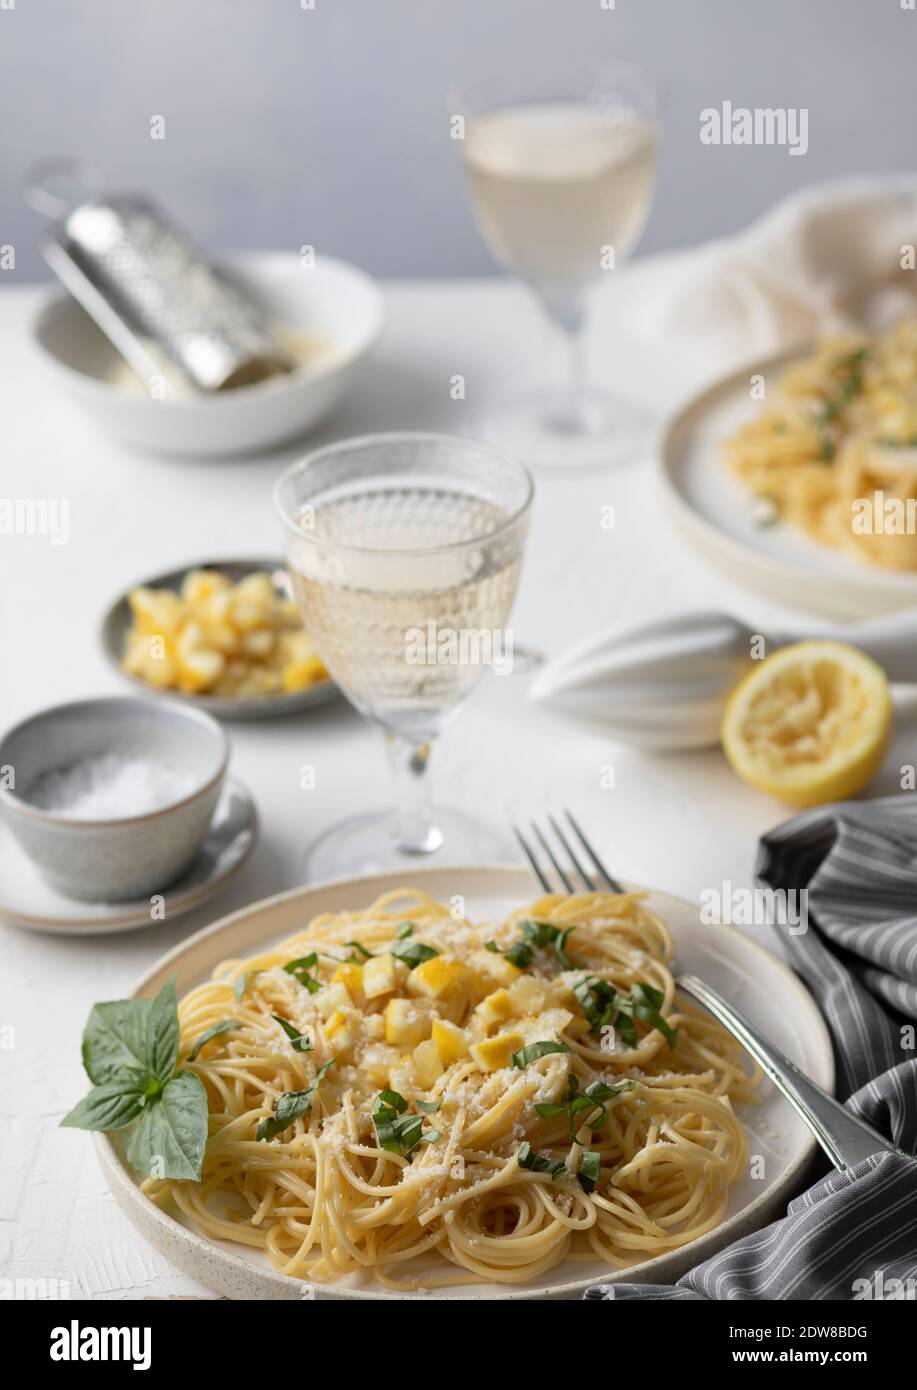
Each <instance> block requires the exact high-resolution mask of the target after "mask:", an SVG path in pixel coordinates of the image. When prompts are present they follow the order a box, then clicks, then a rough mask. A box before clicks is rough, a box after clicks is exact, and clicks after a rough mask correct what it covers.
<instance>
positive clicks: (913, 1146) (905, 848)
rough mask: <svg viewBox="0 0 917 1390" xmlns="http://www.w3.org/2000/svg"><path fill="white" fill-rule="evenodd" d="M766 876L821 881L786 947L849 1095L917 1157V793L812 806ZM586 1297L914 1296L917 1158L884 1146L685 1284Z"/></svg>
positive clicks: (779, 840)
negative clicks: (803, 923) (823, 1024)
mask: <svg viewBox="0 0 917 1390" xmlns="http://www.w3.org/2000/svg"><path fill="white" fill-rule="evenodd" d="M756 874H757V877H758V881H759V883H760V884H761V885H762V886H764V887H768V888H771V889H784V890H791V889H803V888H807V889H808V929H807V930H806V931H805V932H803V933H801V934H800V935H797V936H793V935H791V934H789V933H787V934H786V946H787V950H788V952H789V955H790V958H791V960H792V963H793V965H794V966H795V968H796V970H797V971H798V973H799V974H800V975H801V976H802V978H803V980H805V982H806V984H807V985H808V987H809V989H810V990H811V992H812V994H814V996H815V998H816V999H817V1000H818V1003H819V1005H820V1007H821V1010H822V1013H823V1014H824V1016H825V1019H826V1021H827V1024H828V1027H829V1028H830V1030H831V1036H832V1038H833V1040H834V1052H835V1059H836V1062H837V1094H838V1096H839V1097H840V1098H841V1099H844V1100H845V1101H846V1104H847V1105H848V1106H849V1107H850V1109H851V1110H853V1111H855V1112H856V1113H857V1114H858V1115H861V1116H862V1117H863V1118H864V1119H865V1120H868V1121H869V1123H870V1124H872V1125H874V1126H875V1127H876V1129H878V1130H880V1131H881V1132H882V1133H883V1134H885V1135H887V1136H888V1137H889V1138H890V1139H892V1140H894V1142H895V1143H896V1144H897V1145H899V1147H900V1148H902V1149H904V1150H906V1152H907V1153H913V1154H917V1061H915V1052H914V1041H913V1033H914V1027H913V1025H917V797H915V796H913V795H909V796H895V797H886V798H884V799H882V800H880V801H864V802H853V801H851V802H841V803H839V804H838V805H836V806H823V807H819V808H818V809H816V810H813V811H806V812H804V813H803V814H802V815H799V816H796V817H794V819H793V820H790V821H787V822H786V824H784V825H780V826H778V827H777V828H776V829H775V830H772V831H770V833H769V834H767V835H765V836H764V837H763V838H762V840H761V843H760V846H759V853H758V863H757V866H756ZM778 930H779V928H778ZM908 1281H910V1282H908ZM585 1296H586V1298H590V1299H596V1298H613V1299H615V1300H618V1299H673V1298H677V1299H806V1300H809V1299H814V1300H824V1299H856V1298H895V1299H899V1298H905V1297H909V1298H911V1299H913V1298H915V1297H917V1162H913V1161H911V1160H909V1159H903V1158H900V1157H898V1156H897V1155H895V1154H882V1155H878V1154H877V1155H875V1156H874V1157H871V1158H868V1159H866V1160H865V1162H863V1163H861V1164H860V1165H859V1166H858V1167H857V1168H855V1169H853V1170H852V1171H851V1172H849V1173H838V1172H834V1171H833V1170H832V1171H831V1172H830V1173H829V1174H828V1175H827V1176H826V1177H823V1178H822V1179H821V1181H820V1182H817V1183H816V1184H815V1186H814V1187H812V1188H810V1189H809V1191H808V1192H805V1193H803V1195H802V1196H800V1197H797V1198H796V1199H795V1200H794V1201H792V1202H791V1203H790V1205H789V1207H788V1209H787V1214H786V1216H785V1217H783V1218H782V1219H781V1220H780V1221H775V1222H774V1223H773V1224H772V1225H770V1226H767V1227H765V1229H764V1230H763V1231H758V1232H756V1233H755V1234H754V1235H751V1236H747V1237H746V1238H745V1239H744V1240H740V1241H737V1242H736V1243H735V1244H734V1245H731V1246H729V1247H728V1248H727V1249H725V1250H723V1251H721V1252H720V1254H718V1255H715V1256H714V1257H713V1258H712V1259H710V1260H706V1261H705V1262H704V1263H703V1264H701V1265H698V1266H697V1268H696V1269H693V1270H691V1271H690V1273H688V1274H686V1275H684V1276H683V1278H681V1279H680V1280H679V1281H678V1283H677V1284H675V1285H672V1286H668V1285H659V1284H600V1285H597V1286H596V1287H594V1288H591V1289H589V1290H588V1291H587V1293H586V1295H585Z"/></svg>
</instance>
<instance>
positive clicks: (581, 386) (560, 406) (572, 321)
mask: <svg viewBox="0 0 917 1390" xmlns="http://www.w3.org/2000/svg"><path fill="white" fill-rule="evenodd" d="M540 294H541V298H542V301H543V303H544V306H545V309H546V311H547V314H548V317H549V319H550V320H551V323H552V324H553V325H554V326H555V327H556V328H557V329H558V331H559V337H560V340H561V349H562V353H563V367H562V375H561V377H560V381H559V383H558V386H557V389H556V390H555V392H554V393H553V399H552V400H551V402H550V405H549V413H548V424H549V426H550V428H551V429H552V430H554V431H556V432H557V433H558V434H582V433H583V432H584V431H587V430H588V429H589V427H590V419H589V409H588V401H587V395H586V354H585V342H584V334H583V325H584V323H585V319H586V311H585V306H584V303H583V298H582V295H578V294H574V295H571V294H570V292H569V291H566V292H565V293H563V294H552V293H551V292H550V291H549V290H546V289H544V288H542V289H541V290H540Z"/></svg>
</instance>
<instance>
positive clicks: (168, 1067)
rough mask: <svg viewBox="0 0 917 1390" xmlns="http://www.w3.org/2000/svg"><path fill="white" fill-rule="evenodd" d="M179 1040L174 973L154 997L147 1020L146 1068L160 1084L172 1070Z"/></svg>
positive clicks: (167, 1077) (176, 1056)
mask: <svg viewBox="0 0 917 1390" xmlns="http://www.w3.org/2000/svg"><path fill="white" fill-rule="evenodd" d="M178 1041H179V1026H178V1000H177V998H176V997H175V976H174V975H173V976H172V978H171V979H170V980H167V981H166V983H165V984H164V985H163V987H162V989H161V990H160V991H159V993H158V994H157V996H156V998H155V999H154V1000H153V1007H152V1008H151V1009H150V1014H149V1019H148V1021H147V1067H148V1070H149V1071H150V1072H151V1073H152V1074H153V1076H155V1077H156V1078H157V1080H159V1081H161V1082H162V1083H163V1085H165V1083H166V1082H167V1081H168V1080H169V1078H170V1077H171V1075H172V1073H173V1071H174V1070H175V1063H176V1062H177V1061H178Z"/></svg>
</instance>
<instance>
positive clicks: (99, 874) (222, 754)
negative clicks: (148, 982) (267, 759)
mask: <svg viewBox="0 0 917 1390" xmlns="http://www.w3.org/2000/svg"><path fill="white" fill-rule="evenodd" d="M104 753H116V754H122V755H124V756H128V755H129V756H132V757H142V758H146V759H149V760H150V761H152V762H157V763H159V764H161V765H162V766H164V767H168V768H171V769H174V770H175V771H177V772H182V773H184V774H185V775H186V776H189V777H190V779H191V783H192V787H193V790H192V791H191V792H190V793H188V794H186V795H184V796H183V797H181V799H179V800H177V801H175V802H174V803H172V804H169V805H166V806H164V807H163V808H162V809H161V810H156V811H149V812H147V813H145V814H143V815H136V816H123V817H118V818H116V819H111V820H78V819H76V818H69V819H68V818H67V817H66V816H64V815H62V814H61V813H60V812H54V813H51V812H48V811H45V810H43V809H42V808H41V807H39V806H35V805H32V804H30V802H29V789H30V788H31V787H34V785H35V783H36V781H37V780H38V778H40V777H41V776H43V774H45V773H47V772H51V771H54V770H57V769H64V768H67V767H68V766H71V765H72V764H74V763H75V762H77V761H79V760H81V759H83V758H89V757H96V756H99V755H101V754H104ZM228 762H229V741H228V739H227V737H226V735H225V733H224V732H223V730H222V729H221V728H220V726H219V724H218V723H217V722H216V720H215V719H211V718H210V716H209V715H207V714H204V713H203V712H202V711H200V710H191V709H188V708H187V707H185V706H183V705H179V704H177V703H174V704H173V703H170V702H167V701H165V700H141V699H129V698H127V697H125V698H114V699H97V700H79V701H76V702H74V703H72V704H66V705H56V706H54V707H53V708H52V709H47V710H43V711H42V712H41V713H40V714H35V715H32V716H31V717H30V718H28V719H25V720H23V722H22V723H21V724H17V725H15V726H14V728H12V729H10V730H9V731H8V732H7V733H6V734H4V735H3V737H2V739H0V768H2V769H6V768H12V770H13V780H14V787H13V788H11V789H6V790H2V791H0V812H2V815H3V818H4V821H5V822H6V824H7V825H8V827H9V829H10V831H11V832H12V834H13V835H15V837H16V839H17V840H18V841H19V844H20V845H21V846H22V848H23V850H24V851H25V852H26V854H27V855H28V856H29V858H30V859H31V860H32V862H33V863H34V864H35V867H36V868H37V869H38V870H39V872H40V873H41V875H42V877H43V878H45V879H46V880H47V882H48V883H50V884H51V885H52V887H54V888H56V889H57V890H58V891H59V892H61V893H65V894H67V896H68V897H71V898H79V899H83V900H86V899H88V900H92V901H95V900H101V901H106V902H109V901H118V900H120V899H122V898H140V897H145V896H147V894H152V893H155V892H158V891H159V890H160V889H162V888H166V887H168V885H169V884H170V883H172V882H173V881H174V880H175V879H176V878H177V877H178V876H179V874H181V873H183V872H184V870H185V869H186V868H187V867H188V865H189V864H190V863H191V861H192V859H193V858H194V856H195V854H196V853H197V851H198V849H199V848H200V846H201V844H202V843H203V840H204V838H205V836H206V834H207V830H208V827H209V825H210V822H211V820H212V818H213V813H214V810H215V809H216V803H217V798H218V797H219V794H220V788H221V786H222V783H223V777H224V774H225V772H226V767H227V764H228Z"/></svg>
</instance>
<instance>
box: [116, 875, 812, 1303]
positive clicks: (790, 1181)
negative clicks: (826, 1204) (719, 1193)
mask: <svg viewBox="0 0 917 1390" xmlns="http://www.w3.org/2000/svg"><path fill="white" fill-rule="evenodd" d="M404 882H405V875H403V874H400V873H394V874H379V875H374V876H373V877H370V878H361V879H352V880H349V881H346V882H344V881H340V882H337V883H329V884H321V885H318V886H316V887H309V888H297V889H294V890H293V892H291V893H282V894H280V895H279V896H278V897H275V898H268V899H266V900H265V901H264V902H260V903H255V904H253V905H252V906H251V907H247V908H244V909H243V910H242V911H241V912H235V913H233V914H232V915H231V916H229V917H226V918H224V919H223V921H221V922H217V923H215V925H214V926H212V927H208V928H207V929H206V930H205V931H202V932H198V933H197V935H196V936H192V937H191V938H190V939H189V940H187V941H184V942H182V944H181V945H180V946H178V947H177V948H176V949H175V950H174V951H170V952H169V954H168V955H166V956H164V957H163V958H162V960H160V961H159V962H158V964H157V965H155V966H154V967H153V969H152V970H151V971H150V972H149V974H148V975H147V976H146V977H145V978H144V979H143V980H141V982H140V984H139V985H138V986H137V990H136V991H135V992H136V993H138V994H154V993H155V992H156V991H157V990H158V989H160V988H161V986H162V985H163V983H164V982H165V981H166V980H167V979H168V977H169V976H170V975H173V974H174V975H176V976H177V988H178V993H179V995H182V994H184V993H185V992H186V991H187V990H189V989H191V988H192V987H193V986H194V985H197V984H199V983H201V982H202V981H203V980H205V979H208V978H209V977H210V974H211V972H212V970H213V968H214V967H215V966H216V965H217V964H219V962H220V961H222V960H226V959H228V958H230V957H238V956H245V955H249V954H251V953H253V952H255V951H259V950H261V949H263V948H264V946H265V945H266V944H268V943H270V942H274V941H277V940H279V939H281V938H283V937H285V936H288V935H290V934H292V933H293V932H294V931H297V930H299V929H301V928H302V927H303V926H304V925H305V924H306V923H307V922H308V921H309V920H310V918H312V917H313V916H314V915H315V914H316V913H319V912H329V911H331V912H333V911H340V910H342V909H345V908H350V909H354V908H361V907H365V906H367V905H368V904H369V903H370V902H371V901H372V900H373V899H374V898H375V897H376V896H377V895H378V894H380V893H384V892H388V891H390V890H391V889H392V888H397V887H399V886H402V885H403V884H404ZM413 882H414V883H415V884H416V885H417V886H418V887H420V888H423V889H424V891H425V892H427V893H429V894H431V895H432V896H433V897H436V898H440V899H448V898H450V897H451V896H452V895H453V894H456V893H459V894H462V895H463V896H464V898H465V903H466V911H467V913H468V915H469V917H471V918H472V919H474V918H482V917H486V916H488V915H497V916H503V915H504V914H505V913H506V912H507V911H508V910H509V909H511V908H513V907H518V906H519V905H520V904H522V903H524V902H526V901H527V900H530V899H532V898H533V897H535V896H536V895H537V893H538V891H539V890H538V889H537V888H536V886H535V884H534V880H533V879H532V876H531V874H530V873H529V871H528V870H527V869H520V868H517V867H490V868H442V869H423V870H419V871H417V872H415V874H414V875H413ZM650 905H651V906H652V907H653V908H654V909H655V910H656V911H658V912H659V913H660V914H661V915H662V916H663V917H664V918H665V920H666V921H667V922H668V924H669V926H670V927H671V929H672V933H673V936H674V938H675V944H676V950H677V955H678V961H679V965H680V966H682V967H684V968H686V969H688V970H691V971H693V972H694V973H696V974H698V975H700V976H701V977H702V978H704V979H706V980H709V982H710V984H711V985H714V986H715V987H716V988H717V989H720V990H721V991H722V992H723V993H724V994H725V995H726V996H727V997H728V998H729V999H731V1000H732V1001H733V1002H734V1003H735V1004H736V1006H737V1007H738V1008H740V1009H741V1010H742V1012H743V1013H745V1014H746V1015H747V1016H748V1017H749V1019H750V1020H751V1021H752V1022H753V1023H756V1024H757V1025H758V1026H759V1027H760V1028H761V1029H762V1031H763V1032H764V1033H765V1035H766V1036H767V1037H769V1038H770V1039H771V1040H772V1041H773V1042H774V1043H775V1044H776V1045H777V1046H778V1047H779V1048H781V1049H782V1050H783V1051H784V1052H786V1053H787V1054H788V1055H789V1056H790V1057H791V1058H792V1059H793V1060H794V1061H795V1062H796V1063H797V1064H798V1065H799V1066H801V1067H802V1069H803V1070H804V1071H805V1072H806V1073H807V1075H809V1076H810V1077H812V1079H813V1080H815V1081H817V1082H818V1083H819V1084H820V1085H822V1086H824V1087H825V1088H826V1089H828V1090H831V1089H833V1085H834V1063H833V1054H832V1050H831V1041H830V1038H829V1036H828V1031H827V1029H826V1027H825V1024H824V1022H823V1020H822V1017H821V1015H820V1013H819V1012H818V1009H817V1008H816V1006H815V1004H814V1002H813V1000H812V999H811V997H810V996H809V994H808V993H807V992H806V990H805V989H804V988H803V986H802V985H801V984H800V983H799V981H798V980H797V979H796V977H795V976H794V975H793V974H792V973H791V972H790V971H789V970H788V969H787V967H786V966H785V965H783V964H781V962H780V961H778V960H777V959H776V957H774V956H771V955H769V954H768V952H766V951H764V950H763V949H762V948H761V947H760V946H758V945H756V944H755V943H754V942H753V941H751V940H750V939H749V938H748V937H746V936H743V935H742V934H741V933H740V932H738V931H737V930H735V929H734V928H732V927H721V926H705V925H703V924H702V923H701V921H700V917H699V914H698V910H697V908H694V907H691V906H690V905H689V904H688V903H686V902H683V901H682V900H681V899H679V898H672V897H669V896H668V895H667V894H664V893H653V894H652V896H651V898H650ZM762 1091H763V1099H762V1102H761V1104H759V1105H757V1106H752V1107H748V1108H747V1110H746V1111H745V1113H744V1115H743V1120H744V1121H745V1123H746V1125H747V1126H748V1128H749V1138H750V1144H751V1153H752V1154H753V1155H761V1156H762V1157H763V1159H764V1171H765V1177H764V1178H763V1179H758V1180H753V1179H752V1178H750V1177H746V1178H743V1179H741V1180H740V1181H739V1182H737V1183H736V1184H735V1186H734V1187H733V1189H732V1194H731V1200H730V1205H729V1210H728V1215H727V1217H726V1219H725V1221H724V1222H723V1223H722V1224H721V1225H720V1226H719V1227H718V1228H717V1229H716V1230H715V1231H711V1232H709V1233H708V1234H707V1235H706V1236H703V1237H701V1239H699V1240H696V1241H693V1242H692V1243H691V1244H690V1245H686V1246H684V1247H683V1248H682V1249H680V1250H677V1251H674V1252H671V1253H669V1254H666V1255H661V1256H658V1257H656V1258H655V1259H652V1260H648V1261H644V1263H642V1264H640V1265H634V1266H633V1267H632V1268H631V1269H629V1270H627V1271H625V1272H623V1273H616V1272H615V1271H614V1270H612V1269H611V1268H610V1267H609V1266H607V1265H605V1264H602V1263H599V1262H596V1263H595V1264H594V1265H589V1264H573V1263H568V1264H565V1265H561V1266H559V1267H558V1268H557V1269H554V1270H552V1271H551V1272H550V1273H549V1274H547V1275H545V1276H543V1278H542V1279H541V1280H540V1281H539V1282H538V1283H537V1284H533V1285H526V1286H521V1287H520V1286H506V1285H496V1284H487V1283H482V1284H476V1285H467V1286H465V1287H463V1288H460V1289H440V1290H434V1291H432V1292H431V1293H428V1294H423V1295H418V1296H419V1297H423V1298H427V1299H429V1298H442V1299H455V1298H461V1299H468V1298H488V1299H491V1298H500V1299H505V1298H516V1299H535V1298H553V1299H557V1298H579V1297H581V1295H582V1293H583V1290H584V1289H585V1288H587V1287H588V1286H589V1285H590V1284H595V1283H609V1282H614V1281H616V1280H620V1279H639V1280H641V1281H643V1282H656V1283H668V1282H671V1281H672V1280H674V1279H677V1278H678V1277H679V1276H680V1275H681V1274H683V1273H684V1272H685V1271H686V1270H687V1269H690V1268H691V1267H692V1266H693V1265H695V1264H696V1263H697V1262H698V1261H699V1260H702V1259H704V1258H706V1257H708V1256H710V1255H712V1254H713V1253H714V1252H715V1251H716V1250H718V1249H720V1248H722V1246H724V1245H726V1244H727V1243H728V1242H730V1241H732V1240H735V1239H737V1238H738V1237H739V1236H742V1235H745V1234H747V1233H748V1232H749V1231H752V1230H756V1229H757V1228H758V1227H760V1226H762V1225H764V1224H766V1223H767V1222H768V1221H769V1220H770V1219H772V1218H773V1217H774V1216H776V1215H777V1214H778V1212H779V1211H780V1209H781V1207H782V1206H783V1205H785V1203H786V1201H787V1199H788V1197H789V1196H790V1195H791V1193H792V1191H793V1189H794V1188H795V1187H796V1186H797V1185H798V1184H799V1183H800V1182H801V1180H802V1179H803V1177H804V1172H805V1168H806V1166H807V1164H808V1161H809V1159H810V1158H811V1156H812V1154H813V1151H814V1140H813V1139H812V1137H811V1135H810V1134H809V1131H808V1130H807V1129H806V1127H805V1126H804V1125H803V1123H802V1121H801V1120H800V1119H799V1118H798V1116H797V1115H796V1114H795V1112H794V1111H793V1110H792V1108H791V1107H790V1106H789V1105H788V1104H787V1102H786V1101H785V1100H784V1099H783V1097H782V1096H780V1095H779V1093H778V1092H777V1091H776V1090H774V1088H773V1087H772V1086H770V1085H769V1084H765V1085H764V1086H763V1088H762ZM95 1139H96V1147H97V1151H98V1154H99V1158H100V1161H101V1164H102V1169H103V1171H104V1173H105V1177H106V1179H107V1180H108V1184H109V1186H110V1188H111V1190H112V1193H113V1194H114V1197H115V1200H116V1201H117V1203H118V1205H119V1206H120V1207H121V1209H122V1210H123V1211H124V1212H125V1213H126V1215H127V1217H128V1218H129V1220H130V1221H131V1222H132V1223H133V1224H134V1226H136V1227H137V1229H138V1230H139V1231H140V1232H141V1233H142V1234H143V1235H144V1236H145V1237H146V1238H147V1240H149V1242H150V1243H151V1244H152V1245H153V1246H154V1247H155V1248H156V1249H157V1250H159V1251H160V1252H161V1253H162V1254H163V1255H165V1256H166V1257H167V1258H168V1259H169V1260H170V1261H171V1262H172V1263H173V1264H174V1265H176V1266H177V1267H178V1268H179V1269H180V1270H182V1271H183V1272H184V1273H186V1274H188V1275H190V1276H192V1277H193V1278H195V1279H199V1280H201V1281H202V1282H203V1283H204V1284H206V1285H207V1286H208V1287H209V1288H212V1289H215V1290H217V1292H219V1293H223V1294H226V1295H228V1296H229V1297H231V1298H303V1297H304V1296H306V1297H313V1298H349V1299H353V1298H382V1299H390V1298H393V1297H398V1298H403V1297H404V1295H400V1294H399V1295H394V1294H392V1293H391V1292H390V1291H388V1290H386V1289H384V1288H383V1286H382V1285H380V1284H378V1283H377V1282H375V1281H374V1280H372V1279H369V1280H368V1281H366V1282H364V1283H362V1284H360V1283H358V1282H357V1281H356V1279H355V1278H353V1277H349V1276H348V1278H346V1279H344V1280H342V1281H341V1282H340V1283H338V1284H336V1285H334V1286H324V1285H320V1286H309V1285H304V1284H303V1282H302V1281H301V1280H298V1279H293V1278H290V1277H289V1276H287V1275H284V1274H279V1273H277V1271H276V1270H274V1269H272V1268H271V1266H270V1264H269V1262H268V1260H267V1259H266V1257H264V1256H263V1254H262V1253H261V1252H260V1251H254V1250H251V1249H249V1248H248V1247H246V1246H242V1245H233V1244H230V1243H228V1242H222V1241H212V1240H209V1239H206V1238H204V1237H203V1236H200V1235H198V1234H197V1233H196V1232H194V1231H193V1230H191V1229H188V1228H186V1227H185V1226H184V1225H182V1224H181V1223H180V1222H179V1221H178V1220H177V1219H175V1218H174V1217H172V1216H170V1215H168V1214H167V1213H166V1212H163V1211H160V1209H159V1208H158V1207H156V1206H154V1205H153V1204H152V1202H150V1201H148V1200H147V1198H146V1197H144V1196H143V1195H142V1193H141V1192H140V1190H139V1188H138V1186H137V1180H136V1177H135V1175H134V1174H133V1173H132V1172H131V1170H130V1169H129V1168H128V1167H127V1166H126V1164H125V1163H124V1161H123V1159H122V1157H121V1154H120V1150H119V1147H118V1143H117V1136H111V1137H110V1136H108V1135H106V1134H99V1135H96V1136H95ZM449 1269H450V1270H451V1269H452V1266H451V1265H450V1266H449Z"/></svg>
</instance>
